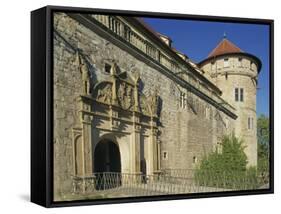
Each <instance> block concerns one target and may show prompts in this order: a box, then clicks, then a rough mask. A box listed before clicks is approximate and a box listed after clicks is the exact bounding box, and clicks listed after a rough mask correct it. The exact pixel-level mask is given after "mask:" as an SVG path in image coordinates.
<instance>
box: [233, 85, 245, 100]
mask: <svg viewBox="0 0 281 214" xmlns="http://www.w3.org/2000/svg"><path fill="white" fill-rule="evenodd" d="M244 92H245V91H244V88H239V87H235V88H234V100H235V102H244V100H245V99H244V98H245V96H244V94H245V93H244Z"/></svg>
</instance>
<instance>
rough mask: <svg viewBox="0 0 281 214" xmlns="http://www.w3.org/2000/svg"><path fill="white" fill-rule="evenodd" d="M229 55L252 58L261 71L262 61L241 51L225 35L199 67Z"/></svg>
mask: <svg viewBox="0 0 281 214" xmlns="http://www.w3.org/2000/svg"><path fill="white" fill-rule="evenodd" d="M227 55H237V56H246V57H249V58H252V59H253V60H255V61H256V62H257V65H258V72H259V71H260V69H261V65H262V64H261V61H260V59H259V58H257V57H256V56H254V55H252V54H249V53H247V52H244V51H243V50H241V49H240V48H239V47H237V46H236V45H235V44H233V43H232V42H230V41H229V40H228V39H227V38H226V36H225V35H224V38H223V39H222V40H221V41H220V42H219V44H218V45H217V46H216V47H215V48H214V49H213V50H212V51H211V52H210V53H209V55H208V57H207V58H206V59H204V60H202V61H201V62H199V63H198V66H199V67H202V66H203V65H204V64H205V63H208V62H210V61H212V60H214V59H215V58H217V57H223V56H227Z"/></svg>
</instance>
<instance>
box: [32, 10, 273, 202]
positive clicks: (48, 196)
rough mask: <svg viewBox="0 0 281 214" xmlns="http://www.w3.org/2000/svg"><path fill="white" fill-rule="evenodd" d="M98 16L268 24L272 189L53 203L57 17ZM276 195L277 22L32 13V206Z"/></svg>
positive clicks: (134, 13)
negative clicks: (275, 83)
mask: <svg viewBox="0 0 281 214" xmlns="http://www.w3.org/2000/svg"><path fill="white" fill-rule="evenodd" d="M54 12H66V13H98V14H112V15H123V16H140V17H151V18H168V19H183V20H186V19H188V20H197V21H210V22H225V23H240V24H243V23H244V24H260V25H268V26H269V33H270V37H269V38H270V41H269V44H270V45H269V47H270V53H269V57H270V62H269V66H270V71H269V81H270V98H269V106H270V112H269V118H270V188H269V189H257V190H243V191H229V192H215V193H213V192H210V193H191V194H176V195H163V196H145V197H128V198H112V199H98V200H89V199H87V200H77V201H62V202H54V200H53V144H52V142H53V13H54ZM269 193H274V21H273V20H271V19H251V18H239V17H223V16H207V15H187V14H175V13H159V12H147V11H128V10H111V9H98V8H95V9H92V8H80V7H63V6H46V7H43V8H40V9H38V10H35V11H32V12H31V202H34V203H36V204H39V205H42V206H44V207H63V206H81V205H98V204H116V203H129V202H131V203H132V202H149V201H163V200H178V199H193V198H209V197H226V196H242V195H256V194H269Z"/></svg>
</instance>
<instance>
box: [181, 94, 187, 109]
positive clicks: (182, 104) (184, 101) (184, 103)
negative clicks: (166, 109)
mask: <svg viewBox="0 0 281 214" xmlns="http://www.w3.org/2000/svg"><path fill="white" fill-rule="evenodd" d="M186 101H187V99H186V94H185V93H183V92H180V107H181V108H183V109H186Z"/></svg>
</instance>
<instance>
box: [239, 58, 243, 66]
mask: <svg viewBox="0 0 281 214" xmlns="http://www.w3.org/2000/svg"><path fill="white" fill-rule="evenodd" d="M238 66H240V67H242V58H241V57H239V58H238Z"/></svg>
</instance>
